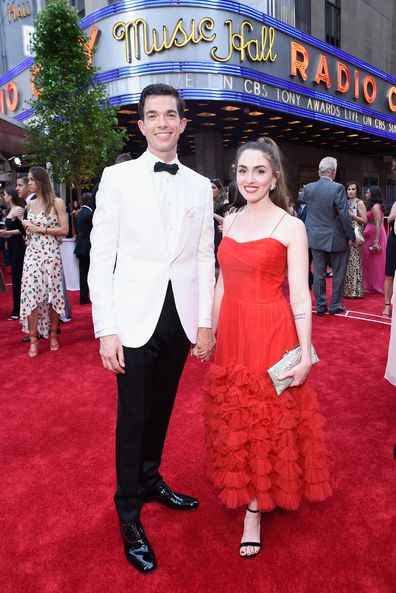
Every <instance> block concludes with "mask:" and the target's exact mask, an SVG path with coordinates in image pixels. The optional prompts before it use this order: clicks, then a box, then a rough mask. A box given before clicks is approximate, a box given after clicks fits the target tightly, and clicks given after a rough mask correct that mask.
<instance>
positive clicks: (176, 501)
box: [146, 482, 199, 511]
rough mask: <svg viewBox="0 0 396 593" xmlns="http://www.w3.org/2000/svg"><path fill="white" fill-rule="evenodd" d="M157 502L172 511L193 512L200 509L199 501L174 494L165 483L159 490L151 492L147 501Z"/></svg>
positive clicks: (158, 487) (155, 489)
mask: <svg viewBox="0 0 396 593" xmlns="http://www.w3.org/2000/svg"><path fill="white" fill-rule="evenodd" d="M151 500H156V501H157V502H161V503H162V504H164V505H165V506H167V507H168V508H170V509H175V510H178V511H191V510H193V509H197V508H198V507H199V501H198V500H197V499H196V498H192V497H191V496H186V495H185V494H180V493H179V492H173V490H172V488H170V487H169V486H168V485H167V484H165V482H162V483H161V484H160V485H159V486H157V488H154V490H151V491H150V493H149V494H148V495H147V497H146V501H151Z"/></svg>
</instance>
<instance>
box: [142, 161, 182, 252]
mask: <svg viewBox="0 0 396 593" xmlns="http://www.w3.org/2000/svg"><path fill="white" fill-rule="evenodd" d="M145 154H146V158H147V162H148V164H149V167H150V175H151V179H152V182H153V187H154V194H155V198H156V200H157V203H158V208H159V211H160V216H161V220H162V224H163V228H164V231H165V235H166V239H167V242H168V254H169V258H170V259H172V256H173V254H174V251H175V248H176V243H177V237H178V228H179V223H180V220H179V219H180V211H181V210H182V207H183V194H182V179H181V174H180V170H179V171H178V172H177V173H176V175H172V174H171V173H168V172H167V171H157V172H154V165H155V163H157V162H158V161H161V162H164V161H162V160H161V159H159V158H158V157H156V156H155V155H154V154H152V153H151V152H150V151H149V150H146V153H145ZM173 163H176V164H177V165H179V161H178V159H177V156H176V157H175V158H174V159H173V160H172V161H171V162H170V163H168V164H169V165H172V164H173Z"/></svg>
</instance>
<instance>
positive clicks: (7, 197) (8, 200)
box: [4, 192, 12, 205]
mask: <svg viewBox="0 0 396 593" xmlns="http://www.w3.org/2000/svg"><path fill="white" fill-rule="evenodd" d="M4 201H5V203H6V204H10V205H11V202H12V198H11V196H10V194H8V193H7V192H5V193H4Z"/></svg>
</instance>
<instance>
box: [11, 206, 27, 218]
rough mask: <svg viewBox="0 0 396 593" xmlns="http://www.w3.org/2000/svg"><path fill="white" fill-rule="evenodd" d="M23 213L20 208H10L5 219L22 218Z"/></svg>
mask: <svg viewBox="0 0 396 593" xmlns="http://www.w3.org/2000/svg"><path fill="white" fill-rule="evenodd" d="M24 212H25V208H22V206H12V208H11V210H10V211H9V213H8V216H7V218H20V217H21V216H23V214H24Z"/></svg>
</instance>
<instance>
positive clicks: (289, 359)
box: [267, 344, 319, 395]
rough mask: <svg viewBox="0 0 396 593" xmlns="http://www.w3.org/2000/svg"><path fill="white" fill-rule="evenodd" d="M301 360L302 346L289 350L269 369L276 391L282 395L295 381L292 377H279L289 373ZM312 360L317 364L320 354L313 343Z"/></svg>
mask: <svg viewBox="0 0 396 593" xmlns="http://www.w3.org/2000/svg"><path fill="white" fill-rule="evenodd" d="M300 360H301V346H297V347H296V348H293V350H287V351H286V354H284V356H282V358H281V359H280V360H278V362H276V363H275V364H274V365H272V367H270V368H269V369H268V370H267V373H268V374H269V376H270V377H271V381H272V383H273V384H274V387H275V391H276V393H277V394H278V395H282V393H283V392H284V390H285V389H287V388H288V387H289V385H290V384H291V383H292V382H293V378H292V377H286V379H279V376H280V375H283V373H287V372H288V371H290V369H292V368H293V367H295V366H296V365H297V364H298V363H299V362H300ZM311 362H312V364H316V363H317V362H319V358H318V355H317V354H316V351H315V348H314V347H313V346H312V344H311Z"/></svg>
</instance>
